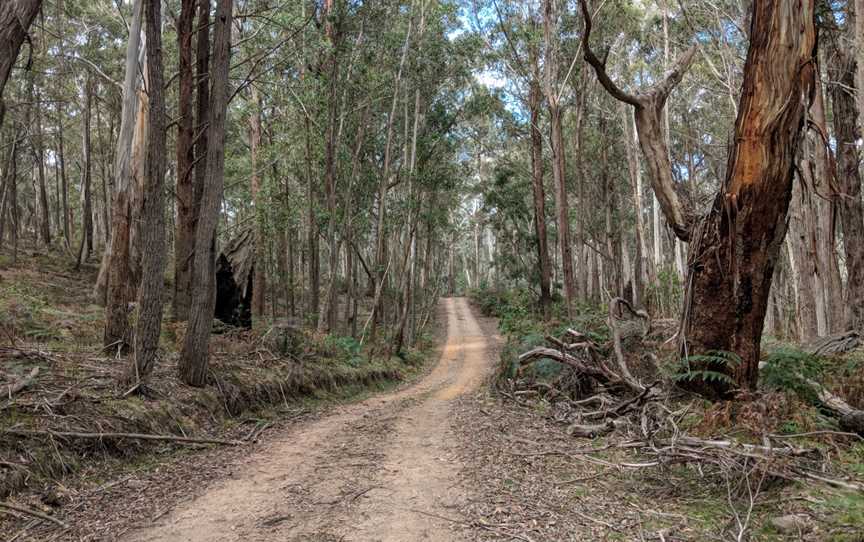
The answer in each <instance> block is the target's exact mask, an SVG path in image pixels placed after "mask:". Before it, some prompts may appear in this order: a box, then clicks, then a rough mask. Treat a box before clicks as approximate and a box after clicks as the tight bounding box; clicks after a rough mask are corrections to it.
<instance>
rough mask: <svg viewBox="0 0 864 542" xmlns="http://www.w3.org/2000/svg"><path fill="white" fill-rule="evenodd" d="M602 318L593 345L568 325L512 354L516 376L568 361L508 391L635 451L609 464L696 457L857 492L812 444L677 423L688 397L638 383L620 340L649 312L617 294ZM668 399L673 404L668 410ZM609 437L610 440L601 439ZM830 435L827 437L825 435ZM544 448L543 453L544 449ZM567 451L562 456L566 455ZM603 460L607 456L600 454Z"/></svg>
mask: <svg viewBox="0 0 864 542" xmlns="http://www.w3.org/2000/svg"><path fill="white" fill-rule="evenodd" d="M607 323H608V325H609V327H610V331H611V333H610V334H611V337H612V338H611V341H610V343H607V344H598V343H596V342H594V341H592V340H591V339H590V338H589V337H588V336H587V335H586V334H584V333H581V332H579V331H577V330H574V329H568V330H567V331H566V332H565V333H564V335H563V336H562V337H560V338H556V337H551V336H549V337H546V340H547V343H548V344H547V346H542V347H537V348H533V349H531V350H529V351H527V352H525V353H523V354H522V355H520V356H519V357H518V362H519V365H520V367H519V372H518V375H519V377H522V376H523V375H524V370H525V368H526V367H527V366H528V365H530V364H531V363H534V362H536V361H538V360H541V359H550V360H554V361H556V362H558V363H561V364H563V365H565V366H567V367H568V368H569V369H570V370H569V371H568V372H567V374H568V376H567V378H569V379H570V380H569V382H571V383H572V382H573V381H576V382H577V383H578V385H576V386H573V385H568V382H562V381H561V380H562V379H560V378H559V381H558V382H554V383H551V384H549V383H544V382H534V381H532V380H531V379H530V378H517V380H511V381H510V382H509V385H510V387H511V390H510V391H509V393H506V390H505V394H506V395H509V396H510V397H513V398H516V397H517V396H520V395H521V396H524V395H536V396H539V397H541V398H542V399H543V400H546V401H547V402H548V403H550V407H551V417H552V418H553V419H554V420H555V421H557V422H560V423H564V424H566V425H567V433H568V434H569V435H571V436H574V437H581V438H597V437H601V436H608V437H609V438H610V439H612V438H613V437H614V440H613V441H611V443H610V444H608V445H607V446H604V447H601V448H600V449H609V448H617V449H621V450H624V451H626V452H627V453H628V454H629V455H633V456H635V458H636V459H635V460H629V459H628V460H626V461H620V462H618V463H610V465H611V466H615V467H618V468H648V467H660V466H668V465H672V464H682V463H684V464H695V465H696V466H697V468H698V469H699V470H700V472H701V471H702V470H703V469H714V471H715V472H717V473H719V474H722V476H725V477H726V479H727V480H729V479H730V477H733V476H738V477H739V478H740V477H742V476H751V475H752V474H753V472H754V470H758V471H760V472H761V476H762V479H764V478H765V477H770V478H774V479H780V480H794V481H800V482H809V483H813V482H818V483H823V484H827V485H831V486H834V487H840V488H844V489H850V490H855V491H864V484H861V483H859V482H857V481H854V480H843V479H840V477H831V476H830V475H826V474H828V473H830V472H831V469H830V462H829V461H828V458H827V457H826V456H825V455H824V454H823V452H822V451H820V450H819V449H816V448H807V447H797V446H793V445H791V444H790V440H789V439H786V438H784V436H781V435H773V434H764V435H761V441H762V442H761V444H754V443H752V442H743V441H739V440H736V439H733V438H730V437H716V438H709V439H705V438H698V437H696V436H693V435H689V434H687V433H686V431H685V430H682V429H681V426H682V422H683V421H684V419H685V417H686V416H687V415H688V414H691V413H692V410H693V406H694V403H686V402H683V401H681V400H679V399H680V397H676V394H675V387H674V385H673V382H672V381H671V379H662V378H657V377H656V373H655V378H654V380H653V381H652V382H651V383H650V384H645V383H643V382H642V381H640V380H639V379H638V378H637V377H636V376H634V373H635V372H634V371H632V370H631V362H632V360H633V359H634V357H633V355H632V350H630V349H628V348H626V347H625V344H627V341H628V340H629V341H631V343H630V344H631V345H632V340H633V339H634V338H635V339H644V338H645V337H647V336H648V335H649V333H650V328H651V325H650V318H649V317H648V315H647V314H646V313H644V312H643V311H637V310H635V309H634V308H633V307H632V306H630V304H629V303H627V302H626V301H624V300H622V299H617V298H616V299H613V300H612V301H611V302H610V308H609V318H608V320H607ZM856 340H857V335H856V336H855V337H852V336H847V337H845V338H841V339H839V340H837V341H832V342H828V343H826V345H823V346H827V345H828V344H830V345H838V344H841V343H842V344H843V345H846V346H848V345H849V344H850V343H851V342H854V341H856ZM813 385H814V387H816V389H817V390H818V391H819V394H818V395H819V399H820V401H821V402H822V403H823V404H824V405H825V406H826V407H827V408H829V409H830V410H832V411H834V412H836V413H838V415H840V416H841V420H851V421H857V420H858V418H856V416H857V415H858V411H855V409H852V408H851V407H849V405H848V404H846V403H845V402H844V401H842V399H840V398H839V397H836V396H834V395H832V394H830V393H829V392H828V391H827V390H825V389H824V388H822V387H821V386H818V385H817V384H816V383H813ZM673 404H677V405H678V407H677V409H674V408H673V407H672V406H670V405H673ZM851 421H850V423H848V424H847V423H842V424H841V427H843V428H844V429H847V430H849V431H859V429H858V428H857V426H855V425H854V424H852V423H851ZM829 438H832V439H840V440H845V441H851V442H854V441H853V440H851V439H852V438H854V435H852V434H851V433H843V434H841V433H838V432H834V433H832V435H830V437H829ZM607 442H609V441H607ZM832 442H833V441H832ZM600 449H598V448H586V449H584V450H581V451H580V453H578V454H576V455H577V456H578V458H579V459H580V460H588V461H595V460H596V461H601V460H600V459H599V458H590V459H589V457H590V455H591V454H593V453H596V452H598V451H599V450H600ZM544 453H545V452H544ZM573 454H574V452H573V450H568V451H567V454H566V455H568V456H569V455H573ZM602 461H607V460H605V459H604V460H602Z"/></svg>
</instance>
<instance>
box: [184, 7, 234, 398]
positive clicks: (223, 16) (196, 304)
mask: <svg viewBox="0 0 864 542" xmlns="http://www.w3.org/2000/svg"><path fill="white" fill-rule="evenodd" d="M233 7H234V3H233V0H219V1H218V3H217V6H216V20H215V22H214V27H215V30H214V46H213V50H214V58H213V66H212V71H211V76H210V79H211V80H212V81H213V89H212V91H213V95H212V97H211V104H210V108H209V111H210V115H209V117H208V118H209V122H208V126H207V130H208V138H207V139H208V147H207V181H208V182H207V183H206V184H205V185H204V187H203V188H204V190H203V192H202V195H201V215H200V217H199V220H198V224H197V227H196V228H195V246H196V248H197V249H196V251H195V256H194V260H195V261H194V268H193V277H192V278H193V289H192V306H191V308H190V311H189V325H188V327H187V330H186V337H185V338H184V340H183V349H182V351H181V353H180V363H179V371H180V378H181V380H183V381H184V382H185V383H187V384H189V385H192V386H203V385H204V384H205V383H206V381H207V369H208V362H209V357H210V351H209V344H210V330H211V327H212V323H213V310H214V308H215V305H216V296H215V261H216V227H217V225H218V223H219V208H220V206H221V204H222V191H223V188H224V179H223V175H224V171H225V116H226V112H227V107H228V72H229V67H230V61H231V18H232V11H233Z"/></svg>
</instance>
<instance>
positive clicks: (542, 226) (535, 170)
mask: <svg viewBox="0 0 864 542" xmlns="http://www.w3.org/2000/svg"><path fill="white" fill-rule="evenodd" d="M532 60H534V62H536V55H532ZM542 99H543V96H542V95H541V89H540V82H539V81H538V78H537V75H536V74H535V75H534V77H533V78H532V79H531V83H530V87H529V89H528V110H529V111H530V112H531V120H530V122H531V126H530V131H531V187H532V189H533V192H534V233H535V235H537V270H538V271H539V274H540V310H541V311H542V312H543V318H549V308H550V306H551V304H552V293H551V288H550V273H549V243H548V239H547V237H546V194H545V190H544V187H543V134H541V133H540V102H541V100H542Z"/></svg>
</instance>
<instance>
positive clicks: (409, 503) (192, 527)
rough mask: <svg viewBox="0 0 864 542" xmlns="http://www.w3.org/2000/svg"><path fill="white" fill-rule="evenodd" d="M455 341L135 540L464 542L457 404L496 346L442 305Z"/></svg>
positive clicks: (452, 307)
mask: <svg viewBox="0 0 864 542" xmlns="http://www.w3.org/2000/svg"><path fill="white" fill-rule="evenodd" d="M442 303H443V304H444V312H445V314H446V318H447V335H446V337H447V339H446V342H445V343H444V345H443V347H442V350H441V358H440V360H439V362H438V364H437V365H436V366H435V368H434V369H433V370H432V372H431V373H430V374H429V375H428V376H427V377H425V378H424V379H422V380H421V381H420V382H418V383H417V384H415V385H414V386H411V387H409V388H406V389H404V390H401V391H397V392H394V393H390V394H387V395H381V396H377V397H374V398H372V399H369V400H367V401H364V402H362V403H358V404H355V405H350V406H346V407H344V408H341V409H339V410H337V411H336V412H335V413H334V414H332V415H330V416H328V417H326V418H323V419H320V420H317V421H315V422H313V423H310V424H305V425H304V424H301V425H300V426H298V427H296V428H295V429H293V430H291V431H288V432H285V433H283V434H281V435H280V436H279V437H278V438H277V439H274V440H273V441H272V442H270V443H268V444H267V445H266V446H264V447H263V448H261V449H260V450H258V451H256V452H255V453H254V454H252V455H250V456H248V457H246V458H244V460H243V461H242V463H241V464H238V465H236V468H235V469H233V473H232V476H231V477H230V478H227V479H224V480H221V481H219V482H217V483H214V484H213V485H212V486H210V487H209V488H208V489H206V490H205V491H204V492H203V493H202V494H201V495H200V496H198V497H197V498H195V499H194V500H191V501H188V502H186V503H182V504H180V505H179V506H178V507H176V508H175V509H173V510H172V511H170V512H169V513H168V514H166V515H164V516H163V517H162V518H160V519H159V520H158V522H157V523H156V524H154V525H152V526H150V527H147V528H144V529H139V530H137V531H135V532H133V533H130V535H131V536H129V538H128V539H130V540H135V541H142V542H143V541H157V540H158V541H169V540H170V541H199V540H200V541H213V542H216V541H240V540H243V541H271V540H272V541H275V540H279V541H286V540H322V541H323V540H357V541H361V540H362V541H372V540H375V541H397V540H398V541H406V540H436V541H439V540H458V539H460V536H459V533H458V530H457V527H456V526H455V524H454V523H453V522H452V521H450V520H448V518H451V517H454V516H458V509H459V508H460V507H461V506H463V505H464V504H465V501H466V499H467V493H468V489H467V488H466V487H465V484H463V483H461V481H460V479H459V476H460V471H461V469H460V467H461V465H460V463H459V460H458V459H457V458H458V457H459V453H458V450H457V449H456V447H457V444H456V442H457V439H454V438H452V436H453V435H452V430H451V419H452V416H451V411H452V408H453V404H454V400H455V399H456V398H458V397H460V396H461V395H463V394H465V393H467V392H470V391H472V390H475V389H477V388H478V387H479V386H480V384H481V383H482V381H483V378H484V376H485V375H486V374H487V372H488V370H489V368H490V366H491V364H492V360H491V356H490V355H489V353H488V352H487V349H488V347H489V344H488V343H487V341H488V340H489V339H487V337H486V336H484V335H483V333H482V332H481V329H480V326H479V324H478V322H477V320H476V318H475V317H474V316H473V314H472V313H471V310H470V308H469V306H468V302H467V300H466V299H464V298H449V299H444V300H443V301H442Z"/></svg>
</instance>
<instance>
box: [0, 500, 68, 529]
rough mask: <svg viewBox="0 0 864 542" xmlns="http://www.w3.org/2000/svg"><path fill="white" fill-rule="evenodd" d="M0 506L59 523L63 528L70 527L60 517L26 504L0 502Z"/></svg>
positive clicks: (55, 523)
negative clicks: (44, 512)
mask: <svg viewBox="0 0 864 542" xmlns="http://www.w3.org/2000/svg"><path fill="white" fill-rule="evenodd" d="M0 508H3V509H6V510H11V511H13V512H18V513H19V514H25V515H27V516H32V517H34V518H39V519H42V520H45V521H49V522H51V523H53V524H54V525H57V526H58V527H60V528H62V529H68V528H69V526H68V525H66V524H65V523H63V522H62V521H60V520H59V519H57V518H55V517H51V516H49V515H48V514H43V513H42V512H39V511H38V510H33V509H32V508H26V507H24V506H19V505H17V504H9V503H7V502H0Z"/></svg>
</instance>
